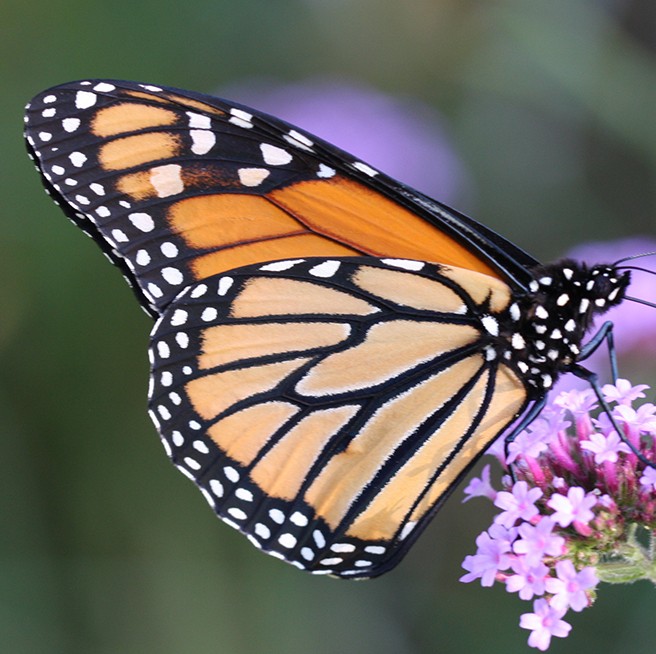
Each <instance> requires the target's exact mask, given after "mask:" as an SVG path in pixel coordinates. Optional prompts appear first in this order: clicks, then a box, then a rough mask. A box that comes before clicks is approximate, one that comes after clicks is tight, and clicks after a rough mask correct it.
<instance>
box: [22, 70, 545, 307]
mask: <svg viewBox="0 0 656 654" xmlns="http://www.w3.org/2000/svg"><path fill="white" fill-rule="evenodd" d="M26 138H27V142H28V144H29V146H28V147H29V149H30V151H31V152H32V155H33V157H34V158H35V160H36V162H37V164H38V168H39V170H40V172H41V173H42V175H43V178H44V182H45V184H46V187H47V188H48V189H49V191H50V192H51V193H52V195H53V197H54V199H55V200H57V201H58V202H59V203H60V204H61V205H62V207H63V208H64V210H65V211H66V212H67V213H68V215H69V216H70V217H71V218H72V219H73V220H74V221H75V222H76V223H77V224H78V225H79V226H80V227H82V228H83V229H84V230H85V231H87V232H88V233H89V234H90V235H91V236H93V237H94V238H95V239H96V240H97V241H98V242H99V243H100V245H101V247H103V249H104V250H105V251H106V252H107V254H108V255H109V256H110V257H111V258H112V259H113V260H114V262H115V263H117V264H118V265H119V266H120V267H121V268H122V269H123V271H124V273H125V275H126V277H127V278H128V280H130V281H131V282H132V284H133V286H134V287H135V290H136V292H137V294H138V296H139V298H140V300H141V301H142V304H143V305H144V306H145V308H146V309H147V310H148V311H150V312H151V313H152V314H153V315H155V316H156V315H158V314H159V313H160V312H161V310H162V309H163V308H164V307H165V306H166V305H167V304H168V303H169V302H170V301H171V300H172V299H173V298H174V297H175V296H176V295H177V294H178V293H179V292H180V290H181V289H183V288H184V287H185V286H187V285H189V284H191V283H194V282H196V281H199V280H201V279H203V278H205V277H209V276H211V275H214V274H217V273H221V272H225V271H226V270H231V269H233V268H237V267H239V266H243V265H248V264H252V263H258V262H262V261H273V260H277V259H285V258H290V257H307V256H326V257H345V256H359V255H367V256H374V257H400V258H409V259H419V260H424V261H435V262H439V263H444V264H449V265H454V266H459V267H462V268H467V269H470V270H476V271H478V272H483V273H486V274H490V275H493V276H496V277H499V278H501V279H504V280H506V281H508V282H509V283H513V284H515V283H517V284H519V283H521V282H525V281H526V280H525V279H523V275H522V271H523V267H522V266H521V265H518V264H519V263H521V264H523V265H526V264H531V265H532V264H535V263H536V262H535V261H534V260H533V259H531V258H530V257H529V256H528V255H526V254H525V253H523V252H522V251H521V250H519V248H517V247H516V246H514V245H512V244H510V243H508V242H507V241H505V240H504V239H502V238H501V237H499V236H498V235H496V234H494V233H493V232H491V231H490V230H487V229H486V228H485V227H483V226H482V225H479V224H478V223H475V222H474V221H472V220H471V219H468V218H466V217H464V216H462V215H460V214H457V212H455V211H453V210H451V209H448V208H447V207H445V206H443V205H440V204H439V203H437V202H435V201H433V200H430V199H428V198H426V197H424V196H422V195H421V194H419V193H417V192H415V191H411V190H410V189H407V188H405V187H404V186H402V185H401V184H399V183H397V182H394V181H393V180H391V179H390V178H387V177H385V176H384V175H383V174H382V173H380V172H378V171H376V170H375V169H373V168H372V167H371V166H369V165H367V164H365V163H363V162H360V161H357V160H356V159H354V158H353V157H351V156H350V155H348V154H346V153H344V152H342V151H340V150H338V149H337V148H335V147H333V146H331V145H329V144H328V143H326V142H324V141H321V140H320V139H317V138H316V137H313V136H311V135H309V134H307V133H305V132H302V131H301V130H299V129H296V128H294V127H292V126H291V125H288V124H286V123H284V122H282V121H279V120H277V119H275V118H272V117H270V116H267V115H265V114H261V113H258V112H256V111H254V110H252V109H248V108H244V107H241V106H238V105H234V104H230V103H228V102H225V101H222V100H218V99H216V98H212V97H210V96H204V95H200V94H194V93H190V92H188V91H179V90H176V89H167V88H160V87H155V86H152V85H147V84H136V83H131V82H117V81H111V82H109V81H95V82H75V83H71V84H66V85H63V86H60V87H56V88H54V89H51V90H49V91H46V92H44V93H42V94H40V95H39V96H37V97H36V98H35V99H34V100H33V101H32V102H31V103H30V105H29V106H28V109H27V113H26ZM381 138H384V135H381Z"/></svg>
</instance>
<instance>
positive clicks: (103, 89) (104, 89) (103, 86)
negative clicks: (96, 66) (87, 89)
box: [93, 82, 116, 93]
mask: <svg viewBox="0 0 656 654" xmlns="http://www.w3.org/2000/svg"><path fill="white" fill-rule="evenodd" d="M115 89H116V87H115V86H114V85H113V84H110V83H109V82H99V83H98V84H96V85H95V86H94V87H93V90H94V91H98V93H109V92H110V91H114V90H115Z"/></svg>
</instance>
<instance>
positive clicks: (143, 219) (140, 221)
mask: <svg viewBox="0 0 656 654" xmlns="http://www.w3.org/2000/svg"><path fill="white" fill-rule="evenodd" d="M128 218H129V219H130V222H131V223H132V224H133V225H134V226H135V227H136V228H137V229H138V230H140V231H142V232H152V231H153V229H155V222H154V221H153V219H152V218H151V217H150V216H149V215H148V214H147V213H143V212H139V213H131V214H130V215H129V216H128Z"/></svg>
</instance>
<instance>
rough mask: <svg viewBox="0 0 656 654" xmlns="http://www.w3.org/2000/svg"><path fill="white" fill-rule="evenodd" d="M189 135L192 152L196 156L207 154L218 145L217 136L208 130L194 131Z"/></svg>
mask: <svg viewBox="0 0 656 654" xmlns="http://www.w3.org/2000/svg"><path fill="white" fill-rule="evenodd" d="M203 118H204V116H203ZM189 134H190V135H191V140H192V144H191V151H192V152H193V153H194V154H207V153H208V152H209V151H210V150H211V149H212V148H213V147H214V144H215V143H216V135H215V134H214V132H210V131H209V130H207V129H192V130H191V131H190V132H189Z"/></svg>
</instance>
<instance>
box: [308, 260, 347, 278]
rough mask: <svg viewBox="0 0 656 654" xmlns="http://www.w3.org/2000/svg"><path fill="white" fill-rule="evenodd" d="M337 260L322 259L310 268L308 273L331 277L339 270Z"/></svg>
mask: <svg viewBox="0 0 656 654" xmlns="http://www.w3.org/2000/svg"><path fill="white" fill-rule="evenodd" d="M339 266H340V263H339V261H324V262H323V263H320V264H318V265H316V266H313V267H312V268H310V274H311V275H314V276H315V277H332V276H333V275H334V274H335V273H336V272H337V271H338V270H339Z"/></svg>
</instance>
